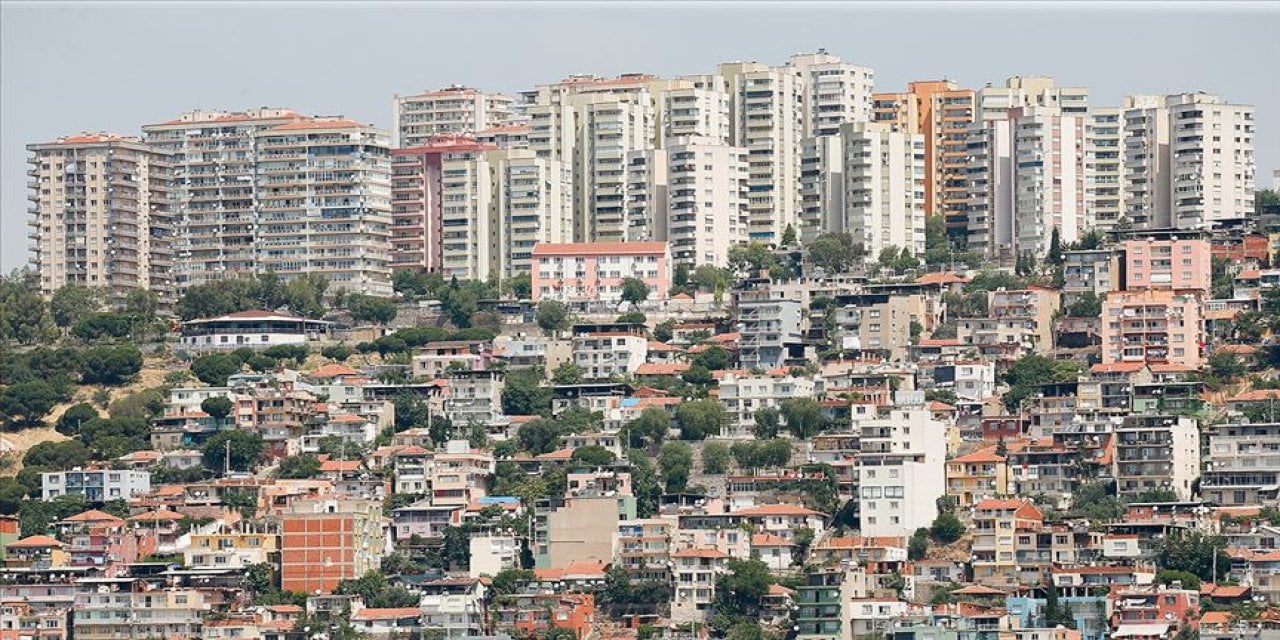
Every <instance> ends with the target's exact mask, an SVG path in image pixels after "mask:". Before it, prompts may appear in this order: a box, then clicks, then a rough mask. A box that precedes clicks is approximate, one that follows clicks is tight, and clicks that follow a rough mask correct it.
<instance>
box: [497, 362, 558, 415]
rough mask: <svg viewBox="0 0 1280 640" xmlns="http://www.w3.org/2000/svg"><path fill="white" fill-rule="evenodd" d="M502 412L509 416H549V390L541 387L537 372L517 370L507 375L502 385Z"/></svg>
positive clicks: (539, 376) (539, 375)
mask: <svg viewBox="0 0 1280 640" xmlns="http://www.w3.org/2000/svg"><path fill="white" fill-rule="evenodd" d="M502 412H503V413H505V414H506V415H509V416H531V415H550V413H551V389H549V388H547V387H543V386H542V376H541V374H540V373H539V372H538V371H537V370H534V369H518V370H515V371H511V372H509V373H508V374H507V377H506V379H505V380H504V381H503V385H502Z"/></svg>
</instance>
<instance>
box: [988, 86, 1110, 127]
mask: <svg viewBox="0 0 1280 640" xmlns="http://www.w3.org/2000/svg"><path fill="white" fill-rule="evenodd" d="M977 102H978V117H977V118H976V120H979V121H984V120H1003V119H1004V118H1005V115H1006V113H1007V112H1008V111H1009V110H1010V109H1017V108H1020V107H1033V106H1034V107H1056V108H1060V109H1061V110H1062V113H1063V115H1068V116H1077V117H1083V116H1085V115H1086V114H1087V113H1088V112H1089V90H1088V89H1085V88H1082V87H1059V86H1058V85H1057V83H1056V82H1054V79H1053V78H1049V77H1044V76H1012V77H1010V78H1008V79H1006V80H1005V83H1004V86H1003V87H983V88H982V89H979V90H978V95H977Z"/></svg>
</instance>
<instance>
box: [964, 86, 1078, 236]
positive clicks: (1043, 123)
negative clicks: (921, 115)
mask: <svg viewBox="0 0 1280 640" xmlns="http://www.w3.org/2000/svg"><path fill="white" fill-rule="evenodd" d="M1084 146H1085V137H1084V118H1082V117H1079V116H1072V115H1066V114H1065V113H1063V112H1062V110H1061V109H1058V108H1056V107H1019V108H1016V109H1012V110H1009V111H1007V112H1005V117H1004V118H998V119H992V120H985V121H982V122H978V123H975V124H974V125H973V126H972V127H970V130H969V141H968V153H969V161H968V168H967V169H966V178H967V183H968V186H967V189H968V206H967V210H968V231H969V247H970V248H971V249H973V250H975V251H980V252H982V253H983V254H984V255H986V256H987V257H990V258H993V259H1001V260H1012V259H1013V258H1014V257H1016V256H1017V255H1019V254H1025V253H1031V254H1034V255H1036V256H1038V257H1043V256H1044V255H1045V254H1046V253H1047V252H1048V248H1049V244H1050V240H1051V238H1052V235H1053V230H1054V229H1055V228H1057V229H1058V232H1059V234H1060V238H1061V240H1062V242H1063V243H1067V242H1073V241H1075V240H1076V239H1077V238H1078V237H1079V236H1080V235H1081V233H1083V232H1084V231H1085V230H1087V219H1086V215H1085V172H1084Z"/></svg>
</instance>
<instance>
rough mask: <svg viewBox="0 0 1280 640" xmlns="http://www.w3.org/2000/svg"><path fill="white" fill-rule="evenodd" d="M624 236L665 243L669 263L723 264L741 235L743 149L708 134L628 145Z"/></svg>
mask: <svg viewBox="0 0 1280 640" xmlns="http://www.w3.org/2000/svg"><path fill="white" fill-rule="evenodd" d="M627 173H628V177H627V182H628V185H629V186H628V197H629V200H628V201H627V218H628V220H629V222H628V236H629V237H630V238H632V239H634V240H649V239H652V240H658V241H665V242H667V243H668V244H669V245H670V249H671V258H672V261H673V263H674V264H684V265H686V266H688V267H690V268H691V269H692V268H693V267H695V266H697V265H702V264H711V265H723V264H727V263H728V260H729V248H730V247H732V246H733V245H736V244H742V243H745V242H746V239H747V221H748V217H747V154H746V151H745V150H743V149H742V148H740V147H732V146H728V145H725V144H720V143H718V142H717V141H716V140H713V139H708V138H701V137H697V138H684V139H680V140H678V141H675V142H669V143H668V146H667V147H666V148H664V149H650V150H647V151H634V152H631V153H630V154H629V155H628V161H627Z"/></svg>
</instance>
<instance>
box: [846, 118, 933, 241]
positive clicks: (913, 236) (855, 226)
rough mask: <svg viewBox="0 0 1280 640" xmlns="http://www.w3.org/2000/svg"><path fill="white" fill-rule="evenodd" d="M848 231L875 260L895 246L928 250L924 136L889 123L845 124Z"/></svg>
mask: <svg viewBox="0 0 1280 640" xmlns="http://www.w3.org/2000/svg"><path fill="white" fill-rule="evenodd" d="M839 137H840V139H841V141H842V146H843V149H842V150H841V152H840V153H841V156H842V158H843V174H844V176H843V177H844V190H843V198H844V203H843V204H844V229H843V230H844V231H846V232H848V233H849V234H850V235H851V236H853V240H854V242H856V243H860V244H861V245H862V247H863V249H864V250H865V251H866V255H867V256H868V257H869V258H870V259H875V257H876V256H879V255H880V251H881V250H883V249H885V248H888V247H890V246H892V247H897V248H899V249H901V248H903V247H905V248H907V249H909V250H910V251H911V253H912V254H913V255H922V254H923V253H924V250H925V222H924V220H925V212H924V183H925V179H926V176H925V162H924V136H922V135H920V134H918V133H906V132H901V131H894V130H893V128H892V127H890V126H889V125H886V124H879V123H868V122H855V123H848V124H844V125H841V126H840V132H839Z"/></svg>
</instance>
